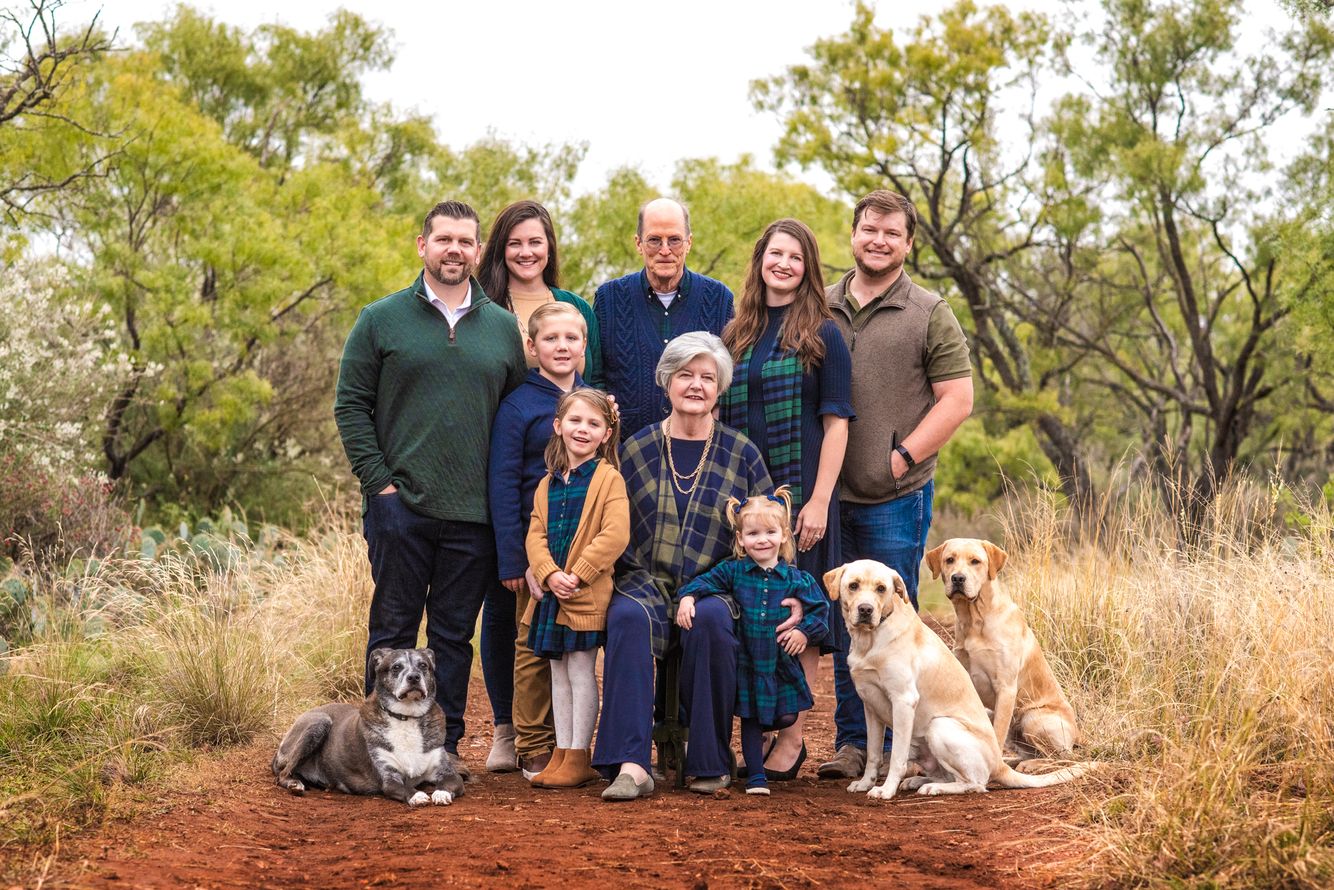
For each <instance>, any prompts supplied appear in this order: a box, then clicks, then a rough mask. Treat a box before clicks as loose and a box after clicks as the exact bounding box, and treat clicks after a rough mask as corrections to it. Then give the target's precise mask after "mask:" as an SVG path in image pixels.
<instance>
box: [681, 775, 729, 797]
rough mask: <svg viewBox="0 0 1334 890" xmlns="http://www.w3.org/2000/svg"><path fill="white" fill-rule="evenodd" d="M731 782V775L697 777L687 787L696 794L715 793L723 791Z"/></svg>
mask: <svg viewBox="0 0 1334 890" xmlns="http://www.w3.org/2000/svg"><path fill="white" fill-rule="evenodd" d="M731 784H732V777H731V776H709V777H708V778H704V779H695V780H694V781H693V782H691V783H690V784H689V785H687V786H686V787H687V788H689V789H690V790H691V791H693V792H695V793H696V794H713V793H714V792H715V791H722V790H723V789H724V788H726V787H727V786H728V785H731Z"/></svg>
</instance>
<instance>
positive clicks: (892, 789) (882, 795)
mask: <svg viewBox="0 0 1334 890" xmlns="http://www.w3.org/2000/svg"><path fill="white" fill-rule="evenodd" d="M898 790H899V789H898V786H897V785H895V786H890V785H877V786H876V787H874V788H872V789H871V790H870V791H868V792H866V796H867V797H869V798H871V799H872V800H889V799H890V798H892V797H893V796H894V794H895V793H896V792H897V791H898Z"/></svg>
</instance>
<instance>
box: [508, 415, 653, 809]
mask: <svg viewBox="0 0 1334 890" xmlns="http://www.w3.org/2000/svg"><path fill="white" fill-rule="evenodd" d="M553 427H554V429H555V434H554V435H553V436H552V437H551V442H550V443H549V444H548V445H547V452H546V463H547V469H549V470H550V473H549V474H548V475H547V476H546V477H545V478H544V479H543V480H542V481H541V482H539V483H538V485H537V491H536V492H535V493H534V494H533V518H532V522H531V523H529V526H528V538H527V541H526V549H527V551H528V564H529V566H530V567H531V569H532V572H533V577H534V578H536V579H537V582H538V584H539V585H540V586H541V588H542V595H540V596H539V595H538V594H534V596H533V601H532V602H530V603H529V605H528V611H527V612H525V614H524V621H525V622H526V623H527V624H528V627H529V632H528V647H529V648H530V649H532V650H533V654H534V655H537V656H538V657H540V658H546V659H549V660H550V661H551V715H552V718H553V721H554V723H555V725H556V727H555V728H556V749H555V751H553V752H552V755H551V762H550V763H549V764H548V765H547V768H546V769H544V770H542V772H540V773H538V774H537V775H536V776H535V777H534V778H533V782H532V783H533V785H534V786H535V787H538V788H577V787H579V786H581V785H587V784H588V783H589V782H594V781H597V780H598V779H600V778H601V775H600V774H599V773H597V772H596V771H595V770H594V769H593V768H592V767H591V766H589V760H590V751H589V749H590V748H591V747H592V743H593V727H594V726H595V725H596V724H597V718H598V688H597V678H596V677H595V676H594V672H593V667H594V664H595V662H596V661H597V650H598V647H599V646H601V645H603V644H604V643H605V642H606V628H607V606H608V605H609V604H610V602H611V593H612V571H611V570H612V568H613V566H614V565H615V564H616V560H617V558H618V557H620V555H621V554H622V553H623V552H624V551H625V548H626V546H627V545H628V544H629V543H630V506H629V500H628V499H627V497H626V493H625V480H624V479H622V478H621V474H620V472H619V470H618V467H619V463H620V462H619V459H618V456H617V450H616V449H617V443H618V442H619V441H620V437H619V435H618V432H619V430H618V421H617V418H616V415H615V412H614V411H613V409H612V404H611V401H610V400H609V399H608V398H607V396H606V395H605V394H603V393H601V392H599V391H598V390H595V389H575V390H572V391H570V392H568V393H566V394H565V395H563V396H561V399H560V401H559V402H557V403H556V417H555V420H554V421H553ZM547 591H549V592H550V594H551V595H550V596H547V595H546V592H547Z"/></svg>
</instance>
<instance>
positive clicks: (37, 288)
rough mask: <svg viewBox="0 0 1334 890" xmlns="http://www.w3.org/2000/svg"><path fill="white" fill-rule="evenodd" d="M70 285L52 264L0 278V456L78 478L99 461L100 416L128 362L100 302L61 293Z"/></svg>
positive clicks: (29, 265)
mask: <svg viewBox="0 0 1334 890" xmlns="http://www.w3.org/2000/svg"><path fill="white" fill-rule="evenodd" d="M70 287H71V285H70V278H69V273H68V272H67V270H66V269H65V267H64V266H63V265H62V264H60V263H59V262H56V261H49V262H45V263H41V262H37V261H27V262H25V263H22V264H19V265H17V266H15V267H11V268H9V269H7V270H6V272H5V274H4V275H3V276H0V307H3V312H0V453H6V454H13V455H22V456H23V457H24V458H25V459H26V460H25V462H31V465H32V466H34V467H35V468H39V469H42V470H46V471H48V472H51V473H65V474H75V475H82V474H84V473H87V472H90V471H92V470H94V469H95V468H96V466H97V464H98V463H99V458H98V451H97V435H98V433H99V431H100V426H101V419H102V416H103V414H104V413H105V411H106V406H107V403H108V401H109V400H110V398H111V396H112V393H113V392H114V391H115V388H116V386H117V385H119V384H120V383H121V382H123V381H124V380H125V378H126V377H128V376H129V374H130V359H129V356H127V355H126V354H125V353H124V352H122V351H120V350H119V349H118V347H117V341H116V328H115V325H114V324H113V323H112V320H111V319H110V317H109V311H108V309H107V307H106V306H97V305H94V304H93V303H92V302H88V301H83V302H80V301H77V300H69V299H65V298H62V295H65V294H67V293H68V290H69V288H70Z"/></svg>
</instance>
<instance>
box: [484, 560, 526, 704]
mask: <svg viewBox="0 0 1334 890" xmlns="http://www.w3.org/2000/svg"><path fill="white" fill-rule="evenodd" d="M518 630H519V624H518V617H517V616H516V615H515V602H514V591H512V590H510V589H508V588H507V587H505V586H504V585H503V584H501V583H500V582H499V581H498V580H495V579H493V580H492V584H491V587H490V588H489V589H488V590H487V591H486V599H485V601H483V603H482V641H481V643H482V644H481V647H480V655H481V656H482V679H483V680H485V681H486V697H487V698H489V699H490V700H491V717H492V719H493V720H494V721H495V724H496V725H497V726H499V725H500V724H502V723H513V722H514V716H513V711H514V640H515V634H517V633H518Z"/></svg>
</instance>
